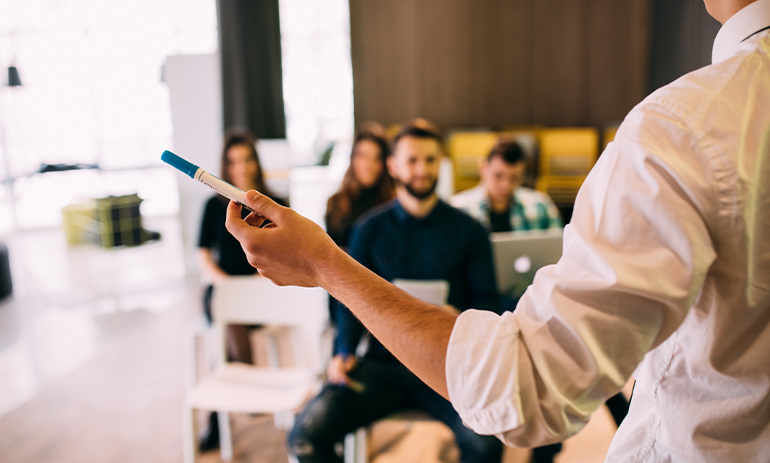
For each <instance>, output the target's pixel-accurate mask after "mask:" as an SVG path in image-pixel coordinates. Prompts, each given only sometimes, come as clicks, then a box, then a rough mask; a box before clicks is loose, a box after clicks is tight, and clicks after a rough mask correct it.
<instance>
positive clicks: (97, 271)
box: [0, 217, 195, 417]
mask: <svg viewBox="0 0 770 463" xmlns="http://www.w3.org/2000/svg"><path fill="white" fill-rule="evenodd" d="M144 226H145V228H147V229H150V230H156V231H160V232H161V234H162V239H161V240H160V241H157V242H150V243H145V244H144V245H142V246H138V247H134V248H118V249H109V250H107V249H102V248H100V247H97V246H94V245H79V246H68V245H67V243H66V242H65V239H64V234H63V233H62V231H61V230H60V229H59V228H50V229H39V230H32V231H23V232H16V233H14V234H12V235H10V236H6V237H3V238H2V241H4V242H5V243H6V244H7V245H8V247H9V253H10V258H11V269H12V271H11V273H12V276H13V285H14V295H13V297H11V298H8V299H5V300H3V301H2V302H0V417H1V416H3V415H5V414H7V413H9V412H10V411H12V410H13V409H15V408H16V407H18V406H19V405H20V404H22V403H24V402H25V401H27V400H29V399H30V398H32V397H34V396H35V395H36V394H37V393H38V392H40V391H41V390H42V389H44V388H45V387H46V386H47V385H49V384H51V383H52V382H53V381H55V380H57V379H59V378H62V377H64V376H66V375H67V374H68V373H70V372H72V371H74V370H75V369H76V368H78V367H79V366H81V365H83V364H84V363H85V362H87V361H88V360H90V359H92V358H94V357H95V356H96V355H98V354H99V352H100V351H101V350H102V349H103V348H104V347H105V346H106V345H107V344H108V343H109V342H110V340H111V339H113V338H115V337H117V336H118V335H120V334H121V333H124V332H126V331H127V330H130V329H131V328H132V326H135V325H136V324H137V323H138V322H140V321H141V320H143V319H146V318H147V317H152V316H153V314H157V313H162V312H164V311H166V310H168V309H169V308H171V307H173V306H174V304H175V302H176V303H178V302H179V301H182V300H184V298H185V297H186V296H187V294H188V293H189V291H190V285H189V284H188V282H187V281H186V279H185V267H184V256H183V252H182V240H181V234H180V229H179V222H178V220H177V219H176V218H175V217H172V218H164V219H154V220H148V219H146V220H145V223H144ZM192 284H193V287H194V286H195V282H192Z"/></svg>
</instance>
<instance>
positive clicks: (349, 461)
mask: <svg viewBox="0 0 770 463" xmlns="http://www.w3.org/2000/svg"><path fill="white" fill-rule="evenodd" d="M344 449H345V450H344V452H343V453H344V458H345V463H356V434H355V432H351V433H348V434H346V435H345V444H344Z"/></svg>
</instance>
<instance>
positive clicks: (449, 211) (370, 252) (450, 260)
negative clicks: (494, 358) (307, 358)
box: [335, 200, 499, 360]
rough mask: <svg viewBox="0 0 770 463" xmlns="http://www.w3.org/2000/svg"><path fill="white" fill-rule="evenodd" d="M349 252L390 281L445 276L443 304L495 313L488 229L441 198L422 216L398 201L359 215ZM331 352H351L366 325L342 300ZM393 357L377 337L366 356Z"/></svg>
mask: <svg viewBox="0 0 770 463" xmlns="http://www.w3.org/2000/svg"><path fill="white" fill-rule="evenodd" d="M350 255H351V256H353V258H354V259H356V260H357V261H358V262H360V263H361V264H362V265H364V266H365V267H367V268H369V269H370V270H372V271H373V272H374V273H376V274H377V275H379V276H381V277H383V278H384V279H386V280H388V281H393V280H394V279H397V278H402V279H410V280H446V281H448V282H449V296H448V298H447V303H449V304H451V305H453V306H454V307H456V308H457V309H458V310H461V311H462V310H466V309H470V308H473V309H487V310H492V311H495V312H497V311H498V306H499V299H498V295H497V285H496V283H495V273H494V266H493V264H492V246H491V245H490V243H489V238H488V236H487V232H486V230H484V227H482V226H481V224H480V223H478V222H477V221H476V220H475V219H473V218H471V216H469V215H467V214H466V213H464V212H462V211H460V210H458V209H455V208H453V207H452V206H450V205H448V204H447V203H445V202H443V201H439V202H438V204H437V205H436V207H435V208H434V209H433V210H432V211H431V212H430V214H428V215H427V216H426V217H424V218H422V219H417V218H414V217H412V216H411V215H409V213H407V212H406V211H405V210H404V208H403V207H401V204H400V203H399V202H398V201H397V200H393V201H390V202H388V203H385V204H383V205H382V206H380V207H378V208H376V209H374V210H372V211H370V212H369V213H367V214H365V215H364V216H362V217H361V218H360V219H359V220H358V222H356V224H355V226H354V227H353V232H352V236H351V241H350ZM337 317H338V325H337V328H338V330H337V339H336V341H335V352H336V353H342V354H350V353H353V352H354V351H355V349H356V346H357V345H358V343H359V341H360V339H361V336H362V334H363V333H364V330H365V328H364V327H363V326H362V325H361V324H360V323H359V322H358V320H357V319H356V318H355V317H354V316H353V314H352V313H350V311H349V310H348V309H347V308H345V307H344V306H342V305H341V304H340V310H339V312H338V314H337ZM370 357H377V358H381V359H383V360H385V359H394V358H393V357H392V356H391V355H390V353H389V352H387V350H386V349H385V348H384V347H383V346H382V345H381V344H380V343H379V342H377V341H376V340H375V339H372V342H371V343H370V345H369V351H368V353H367V358H370Z"/></svg>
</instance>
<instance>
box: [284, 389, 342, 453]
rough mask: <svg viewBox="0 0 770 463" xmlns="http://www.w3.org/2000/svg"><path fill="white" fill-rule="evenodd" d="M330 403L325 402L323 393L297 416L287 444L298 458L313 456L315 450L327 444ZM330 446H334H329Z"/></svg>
mask: <svg viewBox="0 0 770 463" xmlns="http://www.w3.org/2000/svg"><path fill="white" fill-rule="evenodd" d="M328 405H329V404H328V402H327V400H324V395H323V393H322V394H321V395H319V396H318V397H316V398H315V399H313V400H312V401H310V403H309V404H308V405H307V407H306V408H305V409H304V410H303V411H302V412H301V413H300V414H299V416H297V419H296V420H295V421H294V427H292V429H291V431H290V432H289V435H288V436H287V438H286V444H287V445H288V448H289V450H290V451H291V452H292V453H293V454H294V455H296V456H298V457H300V456H307V455H312V454H313V453H314V451H315V449H317V448H319V446H323V445H324V444H325V443H324V442H323V440H324V437H323V436H324V434H325V427H326V420H325V418H326V415H327V413H328ZM329 445H333V443H332V444H329Z"/></svg>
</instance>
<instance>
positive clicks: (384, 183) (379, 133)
mask: <svg viewBox="0 0 770 463" xmlns="http://www.w3.org/2000/svg"><path fill="white" fill-rule="evenodd" d="M364 140H369V141H371V142H374V143H375V144H376V145H377V146H378V147H379V148H380V154H381V156H380V161H381V162H382V173H380V178H378V179H377V182H376V183H375V184H374V186H373V187H372V188H373V189H375V190H376V196H375V202H376V204H382V203H384V202H385V201H387V200H389V199H391V198H393V195H394V186H393V179H392V178H391V177H390V175H389V174H388V169H387V165H386V158H387V157H388V142H387V140H386V139H385V131H384V130H383V129H382V126H380V125H379V124H375V123H368V124H366V125H364V126H362V127H361V129H360V130H359V131H358V133H356V136H355V138H354V139H353V149H352V150H351V152H350V166H349V167H348V170H347V172H345V176H344V177H343V179H342V185H341V186H340V189H339V190H338V191H337V193H335V194H334V195H332V197H331V198H329V201H328V202H327V203H326V221H327V223H328V224H329V227H331V228H339V227H340V226H341V222H342V221H343V220H344V219H345V218H346V217H347V216H348V215H349V214H350V212H351V210H352V208H353V203H354V202H355V201H356V200H357V199H358V198H359V196H360V194H361V184H360V183H359V182H358V180H357V179H356V176H355V173H354V171H353V157H354V156H355V155H356V146H358V144H359V143H361V142H362V141H364Z"/></svg>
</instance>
